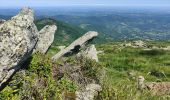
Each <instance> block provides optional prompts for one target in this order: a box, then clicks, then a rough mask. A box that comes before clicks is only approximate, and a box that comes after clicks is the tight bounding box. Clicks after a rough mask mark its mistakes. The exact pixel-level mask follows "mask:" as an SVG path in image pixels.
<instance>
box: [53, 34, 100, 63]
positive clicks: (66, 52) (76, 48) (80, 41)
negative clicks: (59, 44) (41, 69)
mask: <svg viewBox="0 0 170 100" xmlns="http://www.w3.org/2000/svg"><path fill="white" fill-rule="evenodd" d="M96 36H98V33H97V32H94V31H90V32H87V33H86V34H84V35H83V36H82V37H80V38H78V39H77V40H75V41H74V42H73V43H71V44H70V45H69V46H68V47H66V48H65V49H64V50H61V51H60V52H58V53H57V54H56V55H55V56H53V57H52V59H53V60H57V59H59V58H60V57H62V56H64V55H70V54H74V53H75V52H77V51H79V50H80V48H81V47H82V46H83V45H85V44H86V43H88V41H90V40H92V39H93V38H94V37H96Z"/></svg>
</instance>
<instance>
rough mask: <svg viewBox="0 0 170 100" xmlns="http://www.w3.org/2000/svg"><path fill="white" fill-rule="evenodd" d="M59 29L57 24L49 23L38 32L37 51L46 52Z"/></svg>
mask: <svg viewBox="0 0 170 100" xmlns="http://www.w3.org/2000/svg"><path fill="white" fill-rule="evenodd" d="M56 30H57V27H56V26H55V25H47V26H45V27H44V28H43V29H41V30H40V31H39V32H38V43H37V46H36V50H35V51H39V52H41V53H43V54H45V53H46V52H47V51H48V49H49V47H50V46H51V44H52V43H53V41H54V35H55V32H56Z"/></svg>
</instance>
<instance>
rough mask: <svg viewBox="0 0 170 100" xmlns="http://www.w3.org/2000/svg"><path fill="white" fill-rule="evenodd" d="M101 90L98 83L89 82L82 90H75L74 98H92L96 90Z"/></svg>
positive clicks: (80, 99) (85, 99) (92, 99)
mask: <svg viewBox="0 0 170 100" xmlns="http://www.w3.org/2000/svg"><path fill="white" fill-rule="evenodd" d="M101 90H102V88H101V86H100V85H98V84H89V85H87V86H86V88H85V89H84V90H82V91H76V93H75V94H76V100H94V97H95V96H97V94H98V92H100V91H101Z"/></svg>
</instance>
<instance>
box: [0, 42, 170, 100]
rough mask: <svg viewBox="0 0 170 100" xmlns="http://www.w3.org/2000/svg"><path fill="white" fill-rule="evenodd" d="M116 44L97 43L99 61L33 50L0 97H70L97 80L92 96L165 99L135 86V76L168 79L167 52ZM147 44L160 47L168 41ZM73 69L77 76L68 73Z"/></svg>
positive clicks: (108, 99) (100, 98) (37, 99)
mask: <svg viewBox="0 0 170 100" xmlns="http://www.w3.org/2000/svg"><path fill="white" fill-rule="evenodd" d="M120 44H121V42H114V43H107V44H100V45H97V49H98V50H102V51H104V53H101V54H99V55H98V56H99V60H100V62H99V63H96V62H94V61H91V60H88V59H77V58H76V57H75V56H72V57H68V58H63V59H61V60H59V61H57V62H52V61H51V60H50V55H42V54H40V53H35V54H34V55H33V56H32V58H30V59H29V61H28V62H27V63H26V64H24V65H25V66H23V69H22V70H20V71H19V72H17V73H16V74H15V75H14V76H13V78H12V79H11V81H10V82H9V84H8V85H7V86H6V87H5V88H4V89H3V90H2V91H1V92H0V99H2V100H18V99H23V100H28V99H34V100H61V98H62V97H63V93H64V96H65V97H68V98H70V99H74V98H75V91H76V90H78V89H79V88H80V87H82V86H84V85H86V84H88V83H90V82H91V81H92V80H94V81H96V82H97V83H98V84H101V86H102V89H103V90H102V91H101V92H100V93H99V96H98V97H96V100H129V99H130V100H166V99H169V97H168V96H166V95H164V96H154V95H152V94H151V92H150V91H148V90H143V91H140V90H138V89H137V81H136V78H137V77H138V76H139V75H143V76H144V77H145V79H146V81H148V82H149V81H159V82H161V81H170V74H169V73H170V69H169V67H170V61H169V59H170V52H169V51H163V50H147V51H146V50H143V49H142V48H131V47H122V46H120ZM147 44H149V45H153V44H154V45H157V46H160V47H162V46H167V45H168V44H169V42H166V44H164V42H147ZM169 45H170V44H169ZM75 66H77V67H76V68H75ZM61 70H62V71H63V70H64V72H62V71H61ZM73 73H74V74H77V75H78V77H72V76H71V75H72V74H73ZM129 73H131V74H129ZM102 77H103V78H102ZM78 79H82V80H86V81H80V80H79V81H78Z"/></svg>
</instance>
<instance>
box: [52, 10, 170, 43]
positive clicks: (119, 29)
mask: <svg viewBox="0 0 170 100" xmlns="http://www.w3.org/2000/svg"><path fill="white" fill-rule="evenodd" d="M103 11H105V12H102V11H91V12H85V13H86V14H84V15H83V13H80V14H79V13H76V14H75V15H71V14H70V15H69V14H65V15H64V14H63V15H56V16H52V18H54V19H59V20H62V21H65V22H68V23H71V24H73V25H77V26H80V27H81V28H83V29H87V30H95V31H98V32H99V33H101V34H104V35H106V36H107V37H109V38H111V39H113V40H116V41H119V40H125V39H126V40H131V39H144V40H168V39H169V38H170V34H169V33H170V30H169V29H170V25H169V23H168V22H169V21H170V20H169V17H170V14H169V13H166V12H165V13H164V12H159V13H153V12H148V11H143V12H142V11H141V12H140V11H133V12H130V11H128V10H127V11H123V12H121V10H120V12H119V11H114V10H113V11H107V10H103Z"/></svg>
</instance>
